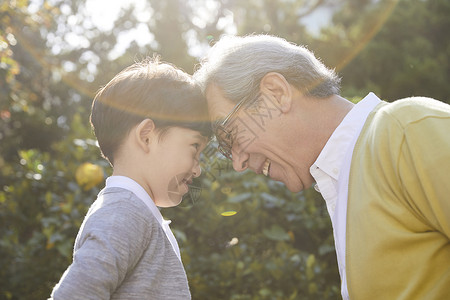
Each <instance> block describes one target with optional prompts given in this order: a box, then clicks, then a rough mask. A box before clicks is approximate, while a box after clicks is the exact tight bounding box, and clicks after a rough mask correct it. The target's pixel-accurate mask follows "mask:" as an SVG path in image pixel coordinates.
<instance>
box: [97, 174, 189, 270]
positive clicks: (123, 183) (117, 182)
mask: <svg viewBox="0 0 450 300" xmlns="http://www.w3.org/2000/svg"><path fill="white" fill-rule="evenodd" d="M111 187H118V188H123V189H126V190H129V191H130V192H132V193H133V194H135V195H136V196H137V197H138V198H139V199H141V200H142V202H144V203H145V205H146V206H147V207H148V208H149V209H150V211H151V212H152V214H153V216H155V218H156V219H157V220H158V223H159V224H160V225H161V227H162V229H163V231H164V233H165V234H166V236H167V239H168V240H169V242H170V244H171V245H172V248H173V250H174V251H175V254H176V255H177V256H178V259H179V260H180V261H181V255H180V248H179V247H178V243H177V240H176V238H175V236H174V235H173V233H172V230H170V227H169V224H170V223H171V221H170V220H164V219H163V216H162V215H161V212H160V211H159V209H158V207H157V206H156V204H155V202H154V201H153V200H152V198H150V196H149V195H148V193H147V192H146V191H145V189H144V188H143V187H142V186H141V185H140V184H139V183H137V182H136V181H134V180H133V179H131V178H129V177H126V176H110V177H108V178H106V187H105V188H111Z"/></svg>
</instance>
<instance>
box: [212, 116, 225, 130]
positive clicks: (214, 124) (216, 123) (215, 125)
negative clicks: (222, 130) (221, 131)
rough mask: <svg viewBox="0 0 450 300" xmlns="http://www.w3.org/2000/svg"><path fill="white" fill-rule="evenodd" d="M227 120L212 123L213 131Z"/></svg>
mask: <svg viewBox="0 0 450 300" xmlns="http://www.w3.org/2000/svg"><path fill="white" fill-rule="evenodd" d="M224 120H225V119H217V120H215V121H214V122H213V123H212V128H213V130H216V129H217V128H218V127H219V126H221V125H222V124H223V121H224Z"/></svg>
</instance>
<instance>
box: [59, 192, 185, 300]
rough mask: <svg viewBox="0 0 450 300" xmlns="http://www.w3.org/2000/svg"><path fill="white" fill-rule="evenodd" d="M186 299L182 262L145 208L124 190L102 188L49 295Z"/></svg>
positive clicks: (71, 297)
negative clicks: (69, 258) (65, 268)
mask: <svg viewBox="0 0 450 300" xmlns="http://www.w3.org/2000/svg"><path fill="white" fill-rule="evenodd" d="M190 298H191V295H190V292H189V286H188V282H187V277H186V273H185V271H184V268H183V265H182V263H181V262H180V260H179V259H178V257H177V255H176V254H175V252H174V249H173V248H172V245H171V244H170V242H169V240H168V239H167V237H166V234H165V233H164V231H163V229H162V227H161V225H160V224H159V222H158V221H157V219H156V218H155V217H154V216H153V214H152V213H151V211H150V210H149V209H148V207H147V206H146V205H145V204H144V203H143V202H142V201H141V200H140V199H139V198H138V197H137V196H136V195H135V194H133V193H132V192H131V191H128V190H126V189H123V188H117V187H112V188H105V189H104V190H102V191H101V192H100V193H99V196H98V198H97V200H96V201H95V202H94V204H93V205H92V206H91V208H90V209H89V211H88V213H87V215H86V217H85V219H84V221H83V224H82V225H81V228H80V231H79V232H78V235H77V238H76V240H75V247H74V254H73V263H72V264H71V265H70V266H69V268H68V269H67V270H66V271H65V273H64V275H63V276H62V278H61V280H60V282H59V283H58V284H57V285H56V286H55V288H54V290H53V292H52V299H55V300H60V299H64V300H66V299H130V300H131V299H141V300H143V299H164V300H165V299H190Z"/></svg>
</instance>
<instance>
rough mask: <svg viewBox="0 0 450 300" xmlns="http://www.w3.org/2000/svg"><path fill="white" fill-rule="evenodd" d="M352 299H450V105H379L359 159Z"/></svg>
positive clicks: (349, 252)
mask: <svg viewBox="0 0 450 300" xmlns="http://www.w3.org/2000/svg"><path fill="white" fill-rule="evenodd" d="M349 180H350V181H349V195H348V208H347V240H346V274H347V287H348V291H349V295H350V299H352V300H353V299H354V300H364V299H377V300H378V299H380V300H388V299H395V300H402V299H404V300H411V299H426V300H430V299H436V300H438V299H439V300H440V299H450V106H449V105H446V104H443V103H441V102H438V101H435V100H432V99H428V98H410V99H405V100H398V101H395V102H393V103H389V104H388V103H385V102H383V103H382V104H380V105H378V106H377V107H376V109H375V110H374V111H373V112H372V113H371V114H370V115H369V117H368V119H367V121H366V123H365V125H364V127H363V129H362V132H361V135H360V137H359V138H358V141H357V143H356V146H355V150H354V153H353V157H352V164H351V169H350V179H349Z"/></svg>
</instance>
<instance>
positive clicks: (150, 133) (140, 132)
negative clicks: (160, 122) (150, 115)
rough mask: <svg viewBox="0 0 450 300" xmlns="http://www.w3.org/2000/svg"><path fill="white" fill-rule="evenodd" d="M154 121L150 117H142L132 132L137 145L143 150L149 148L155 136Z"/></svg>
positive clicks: (146, 150)
mask: <svg viewBox="0 0 450 300" xmlns="http://www.w3.org/2000/svg"><path fill="white" fill-rule="evenodd" d="M155 128H156V127H155V123H154V122H153V121H152V120H151V119H144V120H143V121H142V122H141V123H139V124H138V125H137V127H136V130H135V132H134V134H135V139H136V141H137V144H138V146H139V147H141V148H142V149H143V150H144V151H145V152H148V151H149V150H150V146H149V145H150V142H151V141H152V138H154V136H155Z"/></svg>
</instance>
